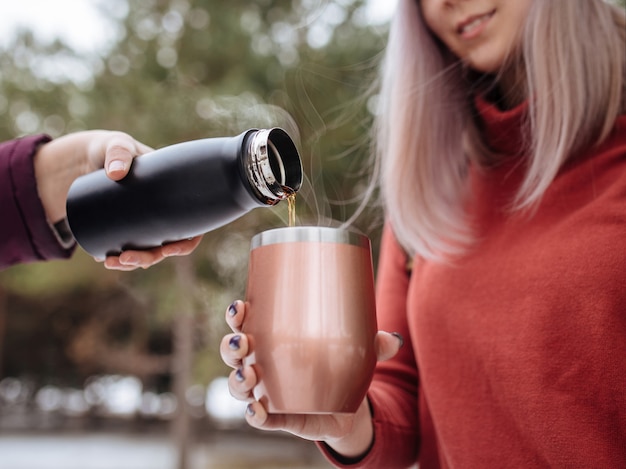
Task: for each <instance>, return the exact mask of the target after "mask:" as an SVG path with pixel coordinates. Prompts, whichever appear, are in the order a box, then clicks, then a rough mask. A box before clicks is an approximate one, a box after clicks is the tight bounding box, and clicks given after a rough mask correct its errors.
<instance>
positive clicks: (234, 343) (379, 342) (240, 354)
mask: <svg viewBox="0 0 626 469" xmlns="http://www.w3.org/2000/svg"><path fill="white" fill-rule="evenodd" d="M245 314H246V311H245V304H244V302H242V301H235V302H234V303H233V304H232V305H230V306H229V308H228V309H227V311H226V322H227V323H228V325H229V326H230V328H231V329H232V330H233V333H232V334H228V335H226V336H224V338H223V339H222V342H221V344H220V354H221V356H222V360H224V362H225V363H226V364H227V365H228V366H230V367H232V368H233V371H232V372H231V374H230V376H229V378H228V386H229V389H230V393H231V394H232V395H233V397H235V398H236V399H239V400H241V401H246V402H249V404H248V408H247V411H246V420H247V422H248V424H250V425H251V426H252V427H255V428H259V429H262V430H284V431H287V432H289V433H292V434H294V435H296V436H299V437H301V438H304V439H307V440H313V441H324V442H325V443H326V444H328V445H329V446H330V447H331V448H333V450H335V451H336V452H337V453H339V454H340V455H342V456H343V457H345V458H357V457H359V456H361V455H363V454H364V453H366V452H367V450H368V448H369V447H370V445H371V443H372V440H373V436H374V431H373V426H372V417H371V414H370V410H369V404H368V402H367V398H366V399H364V400H363V402H362V403H361V405H360V407H359V409H358V410H357V412H356V413H355V414H334V415H310V414H306V415H300V414H298V415H296V414H293V415H286V414H271V415H270V414H268V413H267V411H266V409H265V408H264V407H263V405H262V404H261V403H260V402H258V401H255V400H254V396H253V394H252V389H253V388H254V386H255V385H256V383H257V376H256V373H255V371H254V367H253V366H243V359H244V357H245V356H246V355H247V354H248V338H247V337H246V335H245V334H243V333H241V325H242V324H243V322H244V320H245ZM401 346H402V339H401V338H400V337H399V336H397V335H394V334H390V333H387V332H382V331H379V332H378V334H377V335H376V352H377V357H378V360H379V361H381V360H387V359H389V358H391V357H393V356H394V355H395V354H396V353H397V352H398V350H399V348H400V347H401Z"/></svg>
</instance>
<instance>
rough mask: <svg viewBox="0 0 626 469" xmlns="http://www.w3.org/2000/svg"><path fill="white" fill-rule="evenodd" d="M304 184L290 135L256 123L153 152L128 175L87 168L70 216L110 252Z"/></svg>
mask: <svg viewBox="0 0 626 469" xmlns="http://www.w3.org/2000/svg"><path fill="white" fill-rule="evenodd" d="M301 184H302V163H301V161H300V156H299V155H298V151H297V149H296V146H295V144H294V143H293V141H292V139H291V138H290V137H289V135H288V134H287V133H286V132H285V131H284V130H282V129H279V128H272V129H261V130H257V129H251V130H248V131H246V132H244V133H242V134H240V135H239V136H236V137H219V138H207V139H201V140H193V141H188V142H183V143H178V144H175V145H171V146H167V147H164V148H160V149H158V150H155V151H153V152H150V153H146V154H144V155H141V156H139V157H137V158H135V160H134V161H133V164H132V167H131V170H130V172H129V174H128V175H127V176H126V177H125V178H124V179H122V180H121V181H117V182H115V181H112V180H110V179H109V178H108V177H107V176H106V174H105V172H104V170H100V171H96V172H93V173H90V174H87V175H84V176H81V177H79V178H78V179H76V180H75V181H74V183H73V184H72V186H71V187H70V191H69V194H68V198H67V218H68V222H69V226H70V229H71V230H72V234H73V235H74V238H75V239H76V241H77V242H78V244H79V245H80V246H81V247H82V248H83V249H85V251H87V252H88V253H89V254H91V255H92V256H94V257H97V258H104V257H105V256H107V255H117V254H119V253H121V252H122V251H124V250H127V249H148V248H152V247H155V246H160V245H162V244H165V243H168V242H172V241H178V240H181V239H185V238H190V237H193V236H197V235H200V234H203V233H206V232H208V231H211V230H213V229H216V228H219V227H220V226H223V225H225V224H227V223H229V222H231V221H233V220H235V219H236V218H239V217H240V216H242V215H244V214H245V213H247V212H249V211H250V210H252V209H253V208H255V207H259V206H272V205H275V204H277V203H278V202H279V201H280V200H282V199H285V198H287V197H288V196H289V195H290V194H291V193H293V192H296V191H298V190H299V189H300V186H301Z"/></svg>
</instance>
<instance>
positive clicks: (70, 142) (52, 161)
mask: <svg viewBox="0 0 626 469" xmlns="http://www.w3.org/2000/svg"><path fill="white" fill-rule="evenodd" d="M151 150H152V149H151V148H150V147H148V146H147V145H144V144H143V143H141V142H139V141H137V140H135V139H134V138H132V137H131V136H130V135H128V134H126V133H124V132H117V131H108V130H87V131H82V132H75V133H71V134H68V135H64V136H62V137H59V138H57V139H54V140H52V141H50V142H48V143H46V144H44V145H42V146H41V147H40V148H39V150H38V151H37V154H36V156H35V176H36V179H37V190H38V192H39V196H40V199H41V202H42V205H43V207H44V210H45V212H46V217H47V218H48V220H49V221H50V222H52V223H56V222H57V221H59V220H62V219H63V218H65V216H66V211H65V203H66V199H67V193H68V191H69V188H70V185H71V184H72V182H74V180H75V179H76V178H77V177H79V176H81V175H83V174H87V173H90V172H92V171H96V170H98V169H101V168H103V167H104V168H105V171H106V173H107V175H108V177H109V178H111V179H112V180H114V181H119V180H120V179H123V178H124V177H125V176H126V175H127V174H128V172H129V170H130V167H131V164H132V160H133V158H135V157H136V156H139V155H142V154H144V153H147V152H149V151H151ZM200 240H201V236H198V237H195V238H192V239H189V240H183V241H179V242H175V243H171V244H168V245H165V246H160V247H157V248H154V249H150V250H146V251H126V252H123V253H122V254H121V255H120V256H110V257H108V258H107V259H106V260H104V259H98V260H100V261H104V266H105V267H106V268H108V269H116V270H133V269H136V268H138V267H142V268H144V269H145V268H147V267H150V266H151V265H154V264H156V263H158V262H160V261H162V260H163V259H165V258H166V257H169V256H177V255H178V256H183V255H187V254H190V253H191V252H192V251H193V250H194V249H195V248H196V247H197V246H198V244H199V243H200Z"/></svg>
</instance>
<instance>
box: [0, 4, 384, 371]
mask: <svg viewBox="0 0 626 469" xmlns="http://www.w3.org/2000/svg"><path fill="white" fill-rule="evenodd" d="M363 5H364V1H363V0H343V1H341V2H332V1H327V2H309V1H305V0H259V1H255V2H250V1H247V0H246V1H243V0H231V1H229V2H224V1H223V0H195V1H191V0H150V1H147V0H127V1H125V0H117V1H112V2H101V3H100V8H101V12H102V15H104V16H106V17H108V19H109V20H110V21H111V22H112V24H117V25H118V26H117V30H118V31H119V32H120V33H119V37H118V42H117V43H116V44H114V45H113V46H112V47H110V48H109V49H107V50H105V51H103V52H102V54H101V55H100V56H81V55H78V54H77V53H76V52H74V51H72V50H70V49H68V48H67V47H66V46H65V45H64V44H62V43H58V42H57V43H54V44H49V45H42V44H39V43H37V41H36V40H35V38H34V37H33V35H32V34H30V33H29V32H27V31H25V32H22V33H21V34H20V35H19V36H18V37H16V39H15V41H14V43H13V44H10V45H9V46H8V47H6V48H5V49H4V50H0V139H3V140H4V139H10V138H14V137H15V136H19V135H23V134H31V133H37V132H46V133H48V134H50V135H52V136H53V137H56V136H59V135H62V134H64V133H67V132H72V131H76V130H82V129H90V128H106V129H117V130H123V131H125V132H127V133H129V134H131V135H133V136H134V137H136V138H138V139H140V140H142V141H143V142H145V143H146V144H148V145H151V146H153V147H155V148H158V147H161V146H164V145H170V144H173V143H176V142H180V141H185V140H192V139H197V138H205V137H211V136H228V135H237V134H239V133H240V132H242V131H244V130H246V129H249V128H253V127H256V128H262V127H271V126H280V127H283V128H285V129H286V130H287V131H288V132H289V133H290V134H291V135H292V137H294V139H295V140H296V141H297V144H298V147H299V149H300V151H301V156H302V158H303V163H304V167H305V175H306V182H305V187H304V188H303V190H302V191H301V194H300V195H299V197H298V209H297V213H298V219H299V222H300V223H301V224H305V223H317V222H322V223H326V222H328V220H329V219H333V220H345V219H347V218H348V217H349V216H350V215H351V213H352V211H353V210H354V208H355V207H356V203H355V202H354V201H352V199H354V198H355V197H358V196H359V195H360V194H361V192H362V191H363V184H364V183H363V181H364V177H366V176H367V171H365V172H364V168H367V164H366V160H367V158H368V156H369V155H368V153H369V149H368V145H367V140H368V131H369V130H368V128H369V124H370V120H371V115H370V113H369V111H368V110H367V99H366V98H367V96H368V95H367V92H368V90H369V89H370V87H371V86H372V83H373V80H374V76H375V73H376V69H375V68H376V61H377V58H378V55H379V54H380V51H381V50H382V49H383V47H384V42H385V32H386V31H385V29H386V26H385V25H382V26H377V27H375V26H370V25H366V24H364V22H363V20H362V17H363ZM120 11H122V12H123V11H126V12H127V14H126V15H123V17H121V18H120V17H118V14H119V12H120ZM86 71H87V72H89V73H86ZM345 201H352V202H350V203H348V202H345ZM284 205H285V206H283V204H279V205H278V206H277V207H275V208H272V209H257V210H255V211H253V212H252V213H250V214H248V215H246V216H245V217H243V218H242V219H240V220H238V221H236V222H234V223H232V224H231V225H229V226H227V227H224V228H221V229H219V230H216V231H215V232H213V233H210V234H208V235H206V236H205V238H204V240H203V242H202V244H201V246H200V247H199V248H198V249H197V251H196V252H195V253H194V255H193V260H194V263H195V271H196V273H197V275H198V278H197V279H195V280H194V282H195V284H194V285H193V286H192V287H191V288H180V287H181V285H180V283H177V280H176V278H177V277H176V269H175V268H174V267H175V261H174V260H172V259H170V260H167V261H165V262H163V263H162V264H160V265H158V266H155V267H153V268H151V269H148V270H146V271H139V272H130V273H117V272H108V271H106V270H104V269H103V268H102V266H101V265H99V264H97V263H95V262H93V261H92V260H91V259H90V258H89V257H88V256H87V255H86V254H84V253H83V252H80V249H79V250H78V251H79V252H78V253H77V254H76V255H75V256H74V257H73V258H72V259H71V260H70V261H59V262H52V263H46V264H37V265H26V266H19V267H15V268H11V269H9V270H8V271H5V272H2V273H0V285H1V286H2V287H3V288H4V289H6V290H9V291H10V292H13V293H14V294H16V295H21V296H32V297H35V296H38V295H46V296H52V297H63V296H69V295H71V294H72V292H76V291H79V290H80V291H84V290H89V289H91V290H92V291H93V292H94V294H95V292H98V291H100V292H102V291H107V290H111V291H112V290H113V289H115V288H119V287H120V286H124V288H125V290H127V291H131V292H134V293H133V295H134V296H136V297H138V298H139V300H138V301H140V303H142V304H144V305H145V306H146V307H147V308H149V309H150V310H151V314H150V315H149V318H150V324H149V327H150V328H151V329H152V330H153V332H154V333H156V332H157V331H162V330H164V329H165V330H167V329H168V328H169V327H170V323H171V321H172V318H173V317H176V315H177V314H179V313H180V309H181V308H185V307H192V308H193V309H194V310H195V311H199V313H197V322H198V334H199V338H197V340H198V346H197V347H196V348H197V350H198V355H197V358H196V362H197V365H196V375H195V376H196V380H201V381H205V380H206V379H208V378H209V377H210V376H212V375H214V374H216V373H219V374H223V366H222V365H221V364H220V363H221V362H220V361H219V359H218V357H217V354H216V353H215V350H216V347H217V345H216V344H217V343H218V340H219V338H220V337H221V335H222V334H223V333H224V332H225V325H224V321H223V311H224V310H225V308H226V306H227V305H228V304H229V303H230V302H231V301H232V300H233V299H235V298H240V297H242V295H243V294H244V290H245V277H246V268H247V253H248V246H249V241H250V238H251V237H252V235H253V234H254V233H256V232H259V231H261V230H263V229H265V228H269V227H274V226H284V225H285V224H286V219H287V216H286V204H284ZM373 213H374V214H375V213H376V212H375V211H374V212H373ZM368 220H369V219H368V218H367V217H365V221H364V226H365V227H366V228H367V227H368V226H370V222H369V221H368ZM374 234H375V233H374ZM187 287H188V286H187ZM190 291H191V293H190ZM190 294H191V298H189V295H190ZM189 300H191V301H189ZM16 304H17V303H16ZM185 305H186V306H185Z"/></svg>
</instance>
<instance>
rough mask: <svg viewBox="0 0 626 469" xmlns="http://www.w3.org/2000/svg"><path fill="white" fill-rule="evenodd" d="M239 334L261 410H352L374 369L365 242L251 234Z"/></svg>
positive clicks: (319, 230)
mask: <svg viewBox="0 0 626 469" xmlns="http://www.w3.org/2000/svg"><path fill="white" fill-rule="evenodd" d="M242 329H243V332H245V333H246V334H247V335H248V338H249V343H250V354H249V355H248V357H247V358H246V360H245V363H246V364H251V365H253V366H254V368H255V371H256V373H257V376H258V383H257V385H256V387H255V388H254V396H255V398H256V399H257V400H258V401H260V402H261V403H262V404H264V406H265V407H266V409H267V410H268V412H269V413H281V414H294V413H312V414H326V413H353V412H356V410H357V408H358V406H359V404H360V403H361V401H362V400H363V398H364V397H365V393H366V391H367V388H368V386H369V384H370V381H371V379H372V375H373V372H374V366H375V364H376V353H375V350H374V338H375V335H376V330H377V325H376V308H375V298H374V276H373V272H372V255H371V246H370V241H369V239H368V238H367V237H366V236H363V235H359V234H356V233H353V232H350V231H346V230H342V229H337V228H327V227H315V226H311V227H290V228H279V229H274V230H269V231H265V232H262V233H259V234H257V235H256V236H255V237H254V238H253V239H252V246H251V251H250V263H249V269H248V285H247V293H246V318H245V320H244V324H243V326H242Z"/></svg>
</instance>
